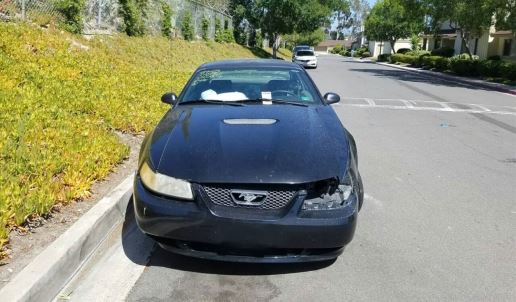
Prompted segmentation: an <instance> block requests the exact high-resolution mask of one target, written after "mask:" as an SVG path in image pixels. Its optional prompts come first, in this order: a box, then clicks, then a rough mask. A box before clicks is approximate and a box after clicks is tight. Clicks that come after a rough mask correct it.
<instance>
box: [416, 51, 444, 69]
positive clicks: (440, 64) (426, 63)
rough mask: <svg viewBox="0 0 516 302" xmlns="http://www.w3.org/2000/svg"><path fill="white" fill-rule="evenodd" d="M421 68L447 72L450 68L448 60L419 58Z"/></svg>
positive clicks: (429, 57) (427, 57)
mask: <svg viewBox="0 0 516 302" xmlns="http://www.w3.org/2000/svg"><path fill="white" fill-rule="evenodd" d="M420 61H421V66H423V67H427V68H430V69H436V70H438V71H444V70H448V69H449V68H450V59H449V58H444V57H440V56H428V55H427V56H425V55H424V56H421V57H420Z"/></svg>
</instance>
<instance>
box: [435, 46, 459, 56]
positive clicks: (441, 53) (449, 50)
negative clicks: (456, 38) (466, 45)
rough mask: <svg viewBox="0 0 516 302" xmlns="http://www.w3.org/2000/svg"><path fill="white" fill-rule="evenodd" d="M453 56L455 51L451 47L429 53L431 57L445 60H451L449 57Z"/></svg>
mask: <svg viewBox="0 0 516 302" xmlns="http://www.w3.org/2000/svg"><path fill="white" fill-rule="evenodd" d="M454 54H455V49H453V48H451V47H441V48H436V49H434V50H432V52H431V55H432V56H440V57H446V58H451V57H453V55H454Z"/></svg>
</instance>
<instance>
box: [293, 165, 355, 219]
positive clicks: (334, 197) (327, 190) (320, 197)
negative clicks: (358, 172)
mask: <svg viewBox="0 0 516 302" xmlns="http://www.w3.org/2000/svg"><path fill="white" fill-rule="evenodd" d="M354 193H355V190H354V181H353V178H352V176H351V174H350V173H349V172H348V175H347V176H346V178H345V179H343V180H342V181H341V182H340V183H338V184H337V183H332V182H331V181H327V182H326V183H325V184H324V185H322V188H321V185H319V188H317V187H316V188H314V190H313V191H312V193H309V194H308V195H307V197H306V199H305V201H304V202H303V208H302V209H303V210H307V211H310V210H336V209H341V208H344V207H346V206H348V205H349V204H350V203H351V201H352V199H353V198H352V197H353V195H354Z"/></svg>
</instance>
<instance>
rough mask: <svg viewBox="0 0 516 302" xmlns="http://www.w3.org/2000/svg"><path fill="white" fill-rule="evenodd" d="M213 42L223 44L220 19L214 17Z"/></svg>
mask: <svg viewBox="0 0 516 302" xmlns="http://www.w3.org/2000/svg"><path fill="white" fill-rule="evenodd" d="M215 42H217V43H222V42H224V37H223V32H222V24H221V23H220V19H219V18H216V17H215Z"/></svg>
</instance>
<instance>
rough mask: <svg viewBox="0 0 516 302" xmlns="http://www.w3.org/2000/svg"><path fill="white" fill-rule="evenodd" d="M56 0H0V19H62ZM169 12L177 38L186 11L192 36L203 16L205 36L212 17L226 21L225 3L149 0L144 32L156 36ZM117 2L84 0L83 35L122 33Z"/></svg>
mask: <svg viewBox="0 0 516 302" xmlns="http://www.w3.org/2000/svg"><path fill="white" fill-rule="evenodd" d="M57 1H59V0H0V19H3V20H30V21H35V22H39V23H40V24H43V23H44V22H49V21H51V20H55V21H60V20H63V17H62V15H61V14H60V12H59V10H58V9H57ZM163 4H168V5H169V6H170V7H171V9H172V20H171V21H172V24H173V26H174V30H173V32H174V34H175V35H180V32H181V31H180V29H181V22H182V20H183V16H184V15H185V13H186V12H190V13H191V15H192V25H193V26H194V29H195V34H196V35H197V36H198V37H199V36H201V23H202V19H203V18H204V17H206V18H208V19H209V20H210V27H209V36H210V37H211V38H213V37H214V35H215V18H218V19H220V20H221V24H224V20H229V21H230V22H229V24H231V16H230V15H229V14H228V13H227V7H228V2H227V0H218V1H217V0H198V1H195V0H149V2H148V4H147V9H146V11H145V13H144V18H145V25H146V32H147V33H148V34H150V35H159V34H160V33H161V27H162V23H163V11H162V5H163ZM119 9H120V6H119V3H118V0H86V7H85V11H84V16H83V19H84V29H83V33H84V34H113V33H115V32H118V31H121V30H123V23H124V22H123V19H122V18H121V17H120V15H119Z"/></svg>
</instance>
